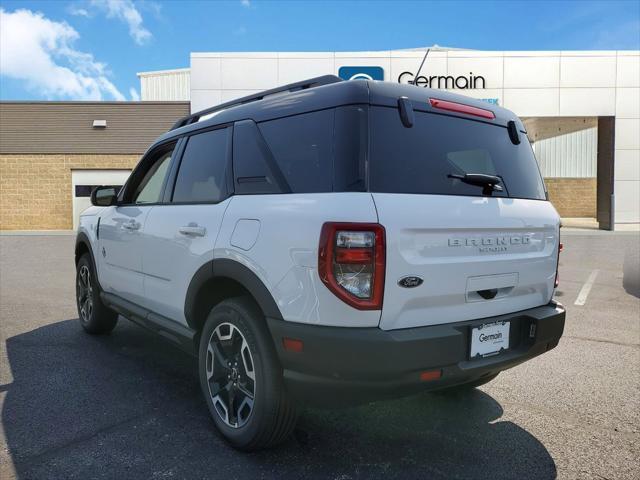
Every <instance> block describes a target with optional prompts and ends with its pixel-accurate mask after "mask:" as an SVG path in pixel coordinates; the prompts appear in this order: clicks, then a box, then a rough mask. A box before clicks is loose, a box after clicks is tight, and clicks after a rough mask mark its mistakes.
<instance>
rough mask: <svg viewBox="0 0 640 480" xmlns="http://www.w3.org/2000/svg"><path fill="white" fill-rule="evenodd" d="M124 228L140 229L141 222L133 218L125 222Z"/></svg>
mask: <svg viewBox="0 0 640 480" xmlns="http://www.w3.org/2000/svg"><path fill="white" fill-rule="evenodd" d="M122 228H124V229H127V230H138V229H139V228H140V224H139V223H138V222H136V221H135V220H131V221H130V222H129V223H123V224H122Z"/></svg>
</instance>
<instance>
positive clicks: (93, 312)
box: [76, 253, 118, 334]
mask: <svg viewBox="0 0 640 480" xmlns="http://www.w3.org/2000/svg"><path fill="white" fill-rule="evenodd" d="M76 304H77V306H78V318H79V320H80V325H82V328H84V329H85V331H86V332H88V333H93V334H103V333H109V332H110V331H111V330H113V329H114V328H115V326H116V324H117V323H118V314H117V313H116V312H114V311H113V310H111V309H109V308H108V307H107V306H106V305H104V304H103V303H102V300H101V299H100V292H99V289H98V283H97V281H96V275H95V270H94V268H93V262H92V260H91V255H89V254H88V253H85V254H84V255H82V257H80V260H79V261H78V265H77V266H76Z"/></svg>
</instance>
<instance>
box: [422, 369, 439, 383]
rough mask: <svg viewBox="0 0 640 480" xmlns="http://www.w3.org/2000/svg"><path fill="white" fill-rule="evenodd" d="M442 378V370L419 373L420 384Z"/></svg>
mask: <svg viewBox="0 0 640 480" xmlns="http://www.w3.org/2000/svg"><path fill="white" fill-rule="evenodd" d="M440 377H442V370H427V371H426V372H420V381H421V382H431V381H433V380H438V379H440Z"/></svg>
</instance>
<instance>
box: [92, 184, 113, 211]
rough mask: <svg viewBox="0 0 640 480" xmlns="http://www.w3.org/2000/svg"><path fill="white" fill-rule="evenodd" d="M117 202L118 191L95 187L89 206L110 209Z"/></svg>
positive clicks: (110, 188)
mask: <svg viewBox="0 0 640 480" xmlns="http://www.w3.org/2000/svg"><path fill="white" fill-rule="evenodd" d="M117 201H118V191H117V190H116V188H115V187H104V186H101V187H96V188H94V189H93V192H91V205H95V206H96V207H110V206H111V205H115V204H116V203H117Z"/></svg>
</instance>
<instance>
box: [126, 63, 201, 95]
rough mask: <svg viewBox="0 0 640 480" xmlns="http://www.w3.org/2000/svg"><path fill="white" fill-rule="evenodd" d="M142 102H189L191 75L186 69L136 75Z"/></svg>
mask: <svg viewBox="0 0 640 480" xmlns="http://www.w3.org/2000/svg"><path fill="white" fill-rule="evenodd" d="M138 77H140V95H141V99H142V100H143V101H148V100H152V101H160V100H162V101H172V100H178V101H180V100H189V99H190V96H191V95H190V92H191V73H190V69H188V68H181V69H179V70H167V71H162V72H149V73H138Z"/></svg>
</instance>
